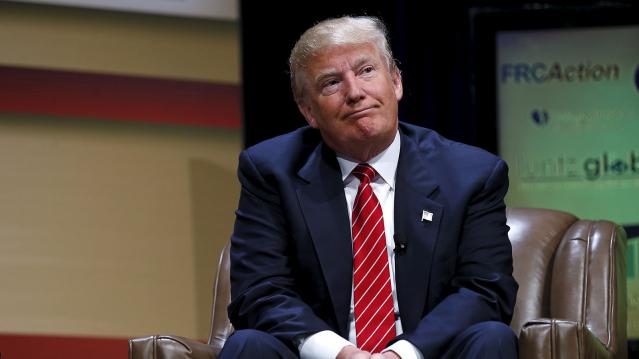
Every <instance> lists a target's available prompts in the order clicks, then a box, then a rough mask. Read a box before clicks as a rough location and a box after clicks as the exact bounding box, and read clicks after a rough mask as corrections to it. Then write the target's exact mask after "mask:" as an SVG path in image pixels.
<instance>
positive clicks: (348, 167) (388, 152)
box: [337, 131, 400, 188]
mask: <svg viewBox="0 0 639 359" xmlns="http://www.w3.org/2000/svg"><path fill="white" fill-rule="evenodd" d="M399 149H400V136H399V131H397V133H396V134H395V139H394V140H393V142H392V143H391V144H390V146H388V147H387V148H386V149H385V150H384V151H382V152H381V153H380V154H378V155H377V156H375V157H373V158H371V159H370V160H369V161H368V162H367V163H368V164H369V165H370V166H371V167H373V169H375V171H376V172H377V173H378V174H379V176H380V177H381V178H382V179H383V180H384V182H386V183H387V184H388V185H389V186H390V187H391V188H395V171H396V170H397V162H398V161H399ZM337 162H338V163H339V168H340V170H341V171H342V180H343V181H346V179H347V178H348V177H349V175H350V174H351V172H352V171H353V169H354V168H355V166H357V165H358V164H359V162H357V161H353V160H351V159H349V158H347V157H345V156H344V155H341V154H339V153H338V154H337Z"/></svg>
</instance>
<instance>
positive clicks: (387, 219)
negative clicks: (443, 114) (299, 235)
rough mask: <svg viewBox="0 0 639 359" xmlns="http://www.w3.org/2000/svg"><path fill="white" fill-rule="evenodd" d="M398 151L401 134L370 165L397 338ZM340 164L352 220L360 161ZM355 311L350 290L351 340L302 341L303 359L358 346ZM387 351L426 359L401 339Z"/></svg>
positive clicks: (333, 336)
mask: <svg viewBox="0 0 639 359" xmlns="http://www.w3.org/2000/svg"><path fill="white" fill-rule="evenodd" d="M399 150H400V136H399V131H398V132H397V134H396V135H395V139H394V140H393V142H392V143H391V144H390V146H388V148H386V149H385V150H384V151H383V152H382V153H380V154H378V155H377V156H375V157H373V158H372V159H371V160H369V161H368V162H367V163H368V164H369V165H370V166H371V167H373V168H374V169H375V171H376V172H377V173H378V174H379V176H377V177H376V178H375V180H374V181H372V182H371V187H372V188H373V192H374V193H375V195H376V196H377V199H378V200H379V203H380V205H381V207H382V212H383V214H384V229H385V232H386V233H385V235H386V249H387V251H388V263H389V264H390V265H389V270H390V275H391V288H392V292H393V304H394V307H395V314H396V321H395V329H396V331H397V335H399V334H401V333H402V323H401V318H400V315H397V314H400V313H399V309H398V305H397V293H396V291H395V252H394V249H395V241H394V240H393V234H394V233H395V225H394V224H395V221H394V220H395V218H394V206H395V173H396V171H397V162H398V160H399ZM337 162H338V163H339V166H340V170H341V172H342V180H343V181H344V195H345V196H346V202H347V204H348V206H347V207H348V218H349V219H350V220H351V221H352V218H351V217H352V212H353V202H354V201H355V196H356V195H357V187H358V186H359V183H360V181H359V180H358V179H357V177H355V176H353V175H352V174H351V172H352V171H353V169H354V168H355V167H356V166H357V165H358V164H359V162H357V161H353V160H351V159H348V158H346V157H344V156H341V155H339V154H338V155H337ZM351 226H352V223H351ZM354 308H355V306H354V304H353V295H352V291H351V309H350V314H349V334H348V339H349V340H348V341H347V340H346V339H344V338H342V337H341V336H339V335H337V333H335V332H332V331H328V330H325V331H322V332H319V333H315V334H313V335H311V336H309V337H307V338H304V339H302V340H301V341H300V344H299V347H298V348H299V351H300V358H302V359H333V358H335V357H336V356H337V354H338V353H339V351H340V350H342V348H344V347H345V346H347V345H357V339H356V335H355V316H354V314H353V313H354ZM388 350H392V351H394V352H395V353H397V354H398V355H399V356H400V357H401V358H402V359H413V358H415V359H423V355H422V353H421V352H420V351H419V350H418V349H417V348H416V347H415V346H414V345H413V344H411V343H410V342H408V341H406V340H399V341H397V342H395V343H393V344H392V345H391V346H389V347H388V348H386V349H384V350H383V352H384V351H388Z"/></svg>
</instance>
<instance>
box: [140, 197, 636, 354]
mask: <svg viewBox="0 0 639 359" xmlns="http://www.w3.org/2000/svg"><path fill="white" fill-rule="evenodd" d="M507 217H508V225H509V226H510V233H509V235H510V240H511V242H512V244H513V257H514V266H515V278H516V279H517V281H518V282H519V285H520V288H519V293H518V294H517V306H516V308H515V314H514V317H513V320H512V323H511V327H512V328H513V330H514V331H515V333H518V334H519V355H520V358H522V359H527V358H626V356H627V354H626V351H627V347H626V276H625V273H626V264H625V263H626V262H625V259H626V254H625V251H626V237H625V232H624V231H623V230H622V229H621V228H620V227H619V226H617V225H616V224H614V223H612V222H609V221H590V220H579V219H577V218H576V217H575V216H573V215H571V214H569V213H565V212H559V211H554V210H548V209H531V208H510V209H508V212H507ZM228 251H229V246H228V245H227V246H226V247H225V248H224V250H223V251H222V254H221V255H220V262H219V267H218V275H217V279H216V281H215V286H214V293H213V298H214V301H213V315H212V319H211V332H210V335H209V339H208V344H204V343H201V342H198V341H194V340H191V339H186V338H182V337H176V336H161V335H156V336H151V337H145V338H136V339H131V340H130V341H129V358H131V359H143V358H144V359H178V358H189V359H205V358H216V357H217V355H218V353H219V351H220V350H221V348H222V346H223V345H224V342H225V340H226V338H227V337H228V336H229V335H230V334H231V333H232V332H233V327H232V325H231V324H230V322H229V319H228V316H227V313H226V306H227V304H228V302H229V300H230V291H229V256H228Z"/></svg>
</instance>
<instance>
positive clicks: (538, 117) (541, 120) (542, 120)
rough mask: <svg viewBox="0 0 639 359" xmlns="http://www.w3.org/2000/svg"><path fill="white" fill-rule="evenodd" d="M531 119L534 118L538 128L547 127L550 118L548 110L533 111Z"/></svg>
mask: <svg viewBox="0 0 639 359" xmlns="http://www.w3.org/2000/svg"><path fill="white" fill-rule="evenodd" d="M530 117H532V120H533V122H534V123H535V124H536V125H537V126H545V125H547V124H548V119H549V116H548V112H547V111H546V110H533V111H532V113H531V114H530Z"/></svg>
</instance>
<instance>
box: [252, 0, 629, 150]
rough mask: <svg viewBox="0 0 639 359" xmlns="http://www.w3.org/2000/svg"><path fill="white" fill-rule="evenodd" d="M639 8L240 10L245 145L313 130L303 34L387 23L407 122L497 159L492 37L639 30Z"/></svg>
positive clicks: (404, 5)
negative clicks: (601, 28)
mask: <svg viewBox="0 0 639 359" xmlns="http://www.w3.org/2000/svg"><path fill="white" fill-rule="evenodd" d="M631 8H632V9H634V10H633V11H627V10H628V9H631ZM636 9H637V7H636V6H634V7H633V5H632V1H613V2H611V1H606V2H601V1H550V2H534V3H533V2H525V1H516V0H513V1H469V0H466V1H444V2H432V3H429V4H425V3H422V2H418V1H407V0H398V1H388V0H386V1H383V0H366V1H361V0H354V1H345V0H341V1H335V0H324V1H321V2H308V3H297V4H296V7H293V6H291V5H289V4H288V3H285V2H263V1H241V3H240V12H241V17H240V18H241V25H242V26H241V43H242V60H243V63H242V82H243V101H244V103H243V109H244V114H243V128H244V144H245V146H246V147H248V146H250V145H253V144H255V143H257V142H260V141H262V140H265V139H267V138H270V137H273V136H276V135H279V134H282V133H286V132H288V131H291V130H293V129H295V128H298V127H300V126H303V125H305V124H306V121H305V120H304V118H303V117H302V115H301V114H299V112H298V110H297V107H296V105H295V103H294V101H293V97H292V95H291V91H290V83H289V77H288V56H289V54H290V51H291V49H292V48H293V45H294V44H295V41H296V40H297V39H298V38H299V36H300V35H301V34H302V32H304V30H306V29H307V28H308V27H310V26H311V25H313V24H314V23H316V22H318V21H320V20H323V19H326V18H329V17H338V16H342V15H373V16H378V17H380V18H381V19H382V20H384V22H385V23H386V25H387V27H388V30H389V34H390V41H391V47H392V49H393V54H394V56H395V58H396V59H397V60H399V67H400V69H401V71H402V75H403V81H404V97H403V99H402V100H401V102H400V120H401V121H405V122H409V123H414V124H418V125H421V126H424V127H428V128H432V129H434V130H436V131H438V132H440V133H441V134H443V135H444V136H446V137H448V138H450V139H453V140H456V141H460V142H465V143H468V144H471V145H476V146H479V147H482V148H484V149H487V150H489V151H491V152H493V153H496V152H497V138H496V133H497V132H496V128H495V125H496V121H495V115H494V113H495V98H494V83H493V79H494V63H493V61H494V53H493V51H494V45H493V42H492V36H493V35H494V31H496V30H499V29H505V28H522V27H523V28H535V27H548V26H553V27H560V26H578V25H580V26H583V25H591V24H597V23H610V22H611V21H629V22H632V21H634V22H635V23H637V22H639V16H637V14H638V13H637V11H636ZM621 18H624V19H625V20H622V19H621Z"/></svg>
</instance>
